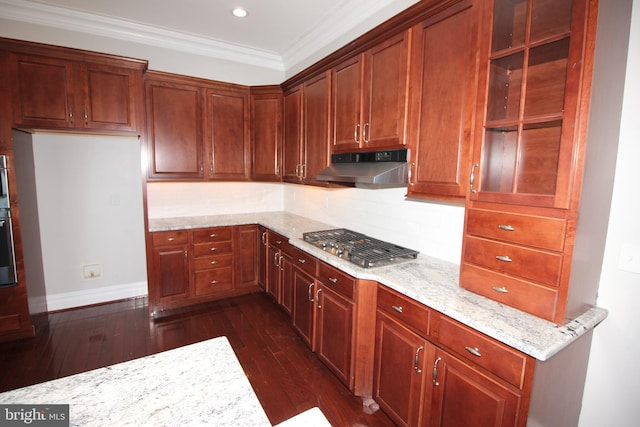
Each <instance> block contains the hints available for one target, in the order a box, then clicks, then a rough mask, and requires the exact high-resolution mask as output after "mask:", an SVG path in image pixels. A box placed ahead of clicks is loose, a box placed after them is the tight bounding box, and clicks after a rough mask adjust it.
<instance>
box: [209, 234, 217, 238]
mask: <svg viewBox="0 0 640 427" xmlns="http://www.w3.org/2000/svg"><path fill="white" fill-rule="evenodd" d="M216 236H217V234H216V233H212V234H209V237H211V238H214V237H216Z"/></svg>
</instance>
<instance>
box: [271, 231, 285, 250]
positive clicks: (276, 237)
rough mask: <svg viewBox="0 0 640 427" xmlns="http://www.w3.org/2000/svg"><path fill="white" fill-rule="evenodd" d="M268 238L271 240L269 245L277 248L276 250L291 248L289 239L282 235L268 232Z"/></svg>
mask: <svg viewBox="0 0 640 427" xmlns="http://www.w3.org/2000/svg"><path fill="white" fill-rule="evenodd" d="M267 238H268V239H269V244H270V245H273V246H275V247H276V248H282V247H283V246H287V247H288V246H289V239H287V238H286V237H284V236H283V235H281V234H278V233H274V232H273V231H271V230H269V231H267Z"/></svg>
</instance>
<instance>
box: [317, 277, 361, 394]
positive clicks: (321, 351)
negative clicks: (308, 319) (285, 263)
mask: <svg viewBox="0 0 640 427" xmlns="http://www.w3.org/2000/svg"><path fill="white" fill-rule="evenodd" d="M316 308H317V311H316V316H317V317H316V336H315V347H316V352H317V354H318V358H319V359H320V360H322V361H323V362H324V363H325V365H327V366H328V367H329V369H331V370H332V371H333V372H334V373H335V374H336V375H337V376H338V378H340V380H341V381H342V382H343V383H344V384H345V385H346V386H347V387H349V389H351V388H352V387H353V378H352V376H351V370H352V369H351V351H352V338H353V311H354V303H353V301H351V300H349V299H347V298H345V297H343V296H342V295H340V294H339V293H337V292H334V291H333V290H332V289H331V288H330V287H328V286H325V285H324V284H322V283H320V282H318V290H317V291H316Z"/></svg>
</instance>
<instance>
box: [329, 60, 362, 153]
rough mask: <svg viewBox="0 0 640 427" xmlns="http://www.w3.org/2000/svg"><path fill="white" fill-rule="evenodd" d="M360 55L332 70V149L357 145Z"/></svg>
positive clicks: (360, 88)
mask: <svg viewBox="0 0 640 427" xmlns="http://www.w3.org/2000/svg"><path fill="white" fill-rule="evenodd" d="M362 71H363V57H362V55H358V56H355V57H353V58H351V59H348V60H346V61H345V62H343V63H342V64H340V65H338V66H337V67H335V68H334V69H333V75H332V86H333V108H332V111H333V135H332V139H333V146H332V151H333V152H339V151H349V150H354V149H357V148H359V147H360V141H361V135H362V131H363V129H362V124H361V123H360V118H361V112H362Z"/></svg>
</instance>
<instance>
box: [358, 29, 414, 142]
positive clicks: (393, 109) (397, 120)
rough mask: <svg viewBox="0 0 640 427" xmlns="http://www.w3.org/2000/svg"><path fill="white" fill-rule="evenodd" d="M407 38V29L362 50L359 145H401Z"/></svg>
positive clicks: (405, 99)
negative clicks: (362, 69) (363, 74)
mask: <svg viewBox="0 0 640 427" xmlns="http://www.w3.org/2000/svg"><path fill="white" fill-rule="evenodd" d="M410 37H411V36H410V33H409V32H404V33H402V34H400V35H398V36H396V37H393V38H391V39H389V40H388V41H385V42H383V43H381V44H380V45H378V46H376V47H374V48H372V49H371V50H369V51H368V52H367V53H366V56H365V58H366V64H367V67H366V68H365V70H366V74H365V79H366V80H365V82H366V84H365V87H364V91H363V97H364V101H363V105H364V106H365V111H363V117H362V119H361V122H360V123H361V128H362V129H361V142H360V145H361V146H362V147H371V148H379V147H397V146H402V145H404V144H405V112H406V108H407V101H408V93H407V92H408V88H409V84H408V76H409V70H408V64H409V38H410Z"/></svg>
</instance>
